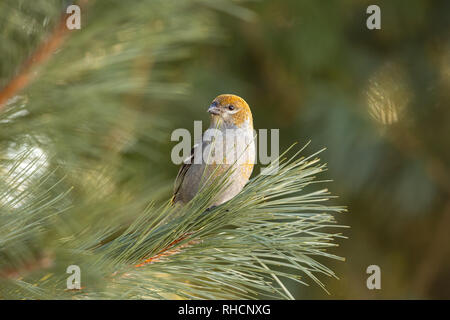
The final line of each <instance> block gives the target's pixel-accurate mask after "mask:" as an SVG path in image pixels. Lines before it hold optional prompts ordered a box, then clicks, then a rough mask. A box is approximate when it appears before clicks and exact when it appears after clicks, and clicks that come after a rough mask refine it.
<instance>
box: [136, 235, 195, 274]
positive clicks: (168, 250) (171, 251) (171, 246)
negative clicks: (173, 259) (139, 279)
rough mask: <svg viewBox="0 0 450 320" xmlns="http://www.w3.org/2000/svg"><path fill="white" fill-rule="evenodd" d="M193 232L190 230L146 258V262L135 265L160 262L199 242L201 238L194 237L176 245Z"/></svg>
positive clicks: (137, 266)
mask: <svg viewBox="0 0 450 320" xmlns="http://www.w3.org/2000/svg"><path fill="white" fill-rule="evenodd" d="M191 234H192V232H188V233H186V234H184V235H182V236H181V237H180V238H178V239H176V240H174V241H172V242H171V243H170V244H169V245H168V246H167V247H166V248H165V249H163V250H161V251H160V252H158V253H157V254H156V255H154V256H152V257H150V258H148V259H146V260H144V262H142V263H139V264H137V265H135V267H136V268H139V267H143V266H145V265H147V264H151V263H154V262H159V261H161V260H162V259H163V258H165V257H168V256H171V255H174V254H177V253H180V252H181V249H183V248H186V247H189V246H191V245H194V244H197V243H199V242H200V240H197V239H194V240H191V241H189V242H187V243H185V244H182V245H180V246H178V247H175V246H176V245H177V243H179V242H181V241H183V240H184V239H186V238H187V237H189V236H190V235H191Z"/></svg>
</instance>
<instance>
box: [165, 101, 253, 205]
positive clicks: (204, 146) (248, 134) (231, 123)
mask: <svg viewBox="0 0 450 320" xmlns="http://www.w3.org/2000/svg"><path fill="white" fill-rule="evenodd" d="M207 112H208V113H209V114H210V126H209V128H208V129H207V130H206V131H205V132H204V133H203V135H202V140H201V141H200V142H199V143H197V144H195V145H194V147H193V148H192V150H191V155H190V156H189V157H187V158H186V159H185V160H184V161H183V164H182V165H181V167H180V169H179V171H178V175H177V177H176V179H175V185H174V192H173V197H172V203H173V204H175V205H186V204H187V203H188V202H189V201H190V200H192V199H193V198H194V197H195V195H196V194H197V193H198V192H199V191H200V190H202V188H205V187H207V186H209V185H211V184H213V183H217V182H218V180H217V179H219V177H220V176H221V175H222V176H223V175H228V176H227V178H226V179H227V180H226V184H225V185H223V186H222V189H220V191H219V192H218V193H217V195H215V196H214V197H213V199H212V200H211V203H210V205H209V207H208V208H213V207H216V206H219V205H220V204H223V203H225V202H227V201H229V200H230V199H232V198H233V197H235V196H236V195H237V194H238V193H239V192H240V191H241V190H242V189H243V188H244V186H245V185H246V184H247V182H248V181H249V178H250V176H251V174H252V171H253V167H254V163H255V159H256V150H255V143H254V140H255V132H254V129H253V116H252V113H251V110H250V107H249V105H248V104H247V102H246V101H245V100H244V99H242V98H241V97H239V96H237V95H234V94H221V95H219V96H217V97H216V98H215V99H214V100H213V101H212V103H211V105H210V106H209V108H208V109H207ZM228 170H229V171H228ZM225 172H228V173H225Z"/></svg>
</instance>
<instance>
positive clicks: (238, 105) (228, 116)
mask: <svg viewBox="0 0 450 320" xmlns="http://www.w3.org/2000/svg"><path fill="white" fill-rule="evenodd" d="M212 105H215V106H216V108H218V109H219V110H224V111H223V112H220V114H221V115H222V117H223V118H224V121H225V122H231V123H232V124H234V125H236V126H237V127H240V126H241V125H242V124H243V123H244V122H245V121H246V120H248V122H249V124H250V126H252V127H253V117H252V112H251V111H250V107H249V106H248V104H247V102H245V100H244V99H242V98H241V97H238V96H236V95H234V94H221V95H219V96H217V97H216V98H215V99H214V100H213V102H212ZM227 108H230V109H232V110H230V109H227ZM225 111H227V112H225Z"/></svg>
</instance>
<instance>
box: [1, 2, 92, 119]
mask: <svg viewBox="0 0 450 320" xmlns="http://www.w3.org/2000/svg"><path fill="white" fill-rule="evenodd" d="M86 3H87V0H82V1H80V3H79V5H80V6H84V5H85V4H86ZM66 19H67V14H66V13H63V14H62V15H61V18H60V21H59V22H58V24H57V25H56V27H55V29H54V30H53V32H52V33H51V34H50V36H49V37H48V38H47V39H46V40H45V41H44V42H43V43H42V44H41V45H40V46H39V47H38V48H37V49H36V51H35V52H34V53H33V54H32V55H31V56H30V58H28V59H27V60H26V61H25V63H24V64H23V65H22V67H21V68H20V71H19V73H18V74H17V75H16V76H15V77H14V78H13V79H12V80H11V81H10V82H9V83H8V84H7V85H6V86H5V87H4V88H3V89H1V90H0V111H2V109H3V108H4V107H5V105H6V103H7V102H8V100H9V99H11V98H12V97H14V96H15V95H16V94H17V93H18V92H20V91H21V90H22V89H24V88H25V87H26V86H28V85H29V84H30V82H31V81H32V80H33V78H34V77H35V75H36V74H35V72H33V71H34V70H35V68H36V67H38V66H40V65H42V64H44V63H45V62H46V61H47V60H48V59H49V58H50V57H51V56H52V54H53V53H55V51H56V50H58V48H60V47H61V45H62V43H63V42H64V40H65V38H66V35H67V34H68V31H69V30H68V29H67V27H66Z"/></svg>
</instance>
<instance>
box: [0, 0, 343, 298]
mask: <svg viewBox="0 0 450 320" xmlns="http://www.w3.org/2000/svg"><path fill="white" fill-rule="evenodd" d="M130 7H132V9H130ZM63 10H64V3H62V2H61V1H56V0H55V1H39V0H38V1H34V2H33V5H32V6H30V5H29V2H27V1H9V0H8V1H2V3H1V4H0V15H1V19H0V23H1V24H2V28H0V30H1V31H0V41H1V43H2V46H1V48H0V55H1V57H2V59H0V77H1V79H0V88H2V87H4V86H6V85H7V84H8V82H9V81H10V80H11V79H13V78H14V77H15V76H16V75H17V74H20V72H21V67H22V65H23V62H24V60H26V58H27V57H29V56H31V55H32V54H33V52H34V50H35V49H36V48H37V47H38V46H39V44H40V43H42V41H45V39H47V38H48V37H51V34H52V30H53V29H54V28H55V26H56V25H57V21H58V19H59V15H60V14H61V13H62V12H63ZM82 10H83V11H82V12H83V14H84V15H83V17H84V18H83V25H82V29H81V30H80V31H71V32H69V34H68V35H67V36H66V39H65V40H64V43H63V44H62V45H61V47H60V48H59V49H58V50H57V51H56V52H54V53H53V54H52V55H51V57H49V60H48V61H46V62H44V63H42V65H38V66H36V67H35V69H33V72H34V77H35V78H34V79H32V80H31V81H30V83H29V84H27V86H26V87H25V88H24V89H23V90H21V91H20V92H17V93H16V94H15V95H14V97H12V98H11V99H9V100H8V102H7V103H6V104H5V105H3V106H2V107H0V175H1V179H0V298H2V299H22V298H25V299H72V298H77V299H96V298H98V299H107V298H112V299H136V298H152V299H162V298H164V299H178V298H188V299H189V298H193V299H233V298H258V297H265V298H267V297H269V298H285V299H292V298H294V296H293V294H292V293H291V292H290V291H289V289H288V288H287V286H286V280H287V279H288V280H289V281H294V282H298V283H301V284H309V283H311V282H315V283H317V284H318V285H320V286H322V287H323V288H324V289H325V287H324V286H323V284H322V282H321V280H320V278H321V277H322V275H325V276H333V277H336V276H335V274H334V273H333V271H332V270H330V269H329V268H327V267H326V266H325V265H324V264H323V263H322V262H321V261H322V260H323V259H322V258H331V259H341V258H339V257H337V256H335V255H333V254H332V253H330V252H329V251H328V249H329V248H331V247H334V246H336V244H335V242H334V240H335V238H336V237H342V236H341V234H340V233H339V232H338V231H333V230H339V229H338V228H339V227H340V226H338V225H337V224H336V222H335V220H334V215H333V214H334V213H337V212H342V211H344V209H343V208H342V207H334V206H329V205H327V204H326V201H327V200H329V199H330V198H331V196H330V195H329V193H328V191H327V190H326V189H324V188H323V187H322V188H316V186H318V185H319V184H318V183H321V184H323V183H326V181H318V180H316V175H317V174H319V173H321V172H322V171H323V170H324V169H325V166H324V165H321V164H320V163H319V159H317V158H315V156H316V154H314V155H312V156H310V157H306V158H303V157H301V156H300V155H299V153H296V154H294V155H292V156H290V157H288V156H287V153H285V154H283V155H282V156H281V157H280V159H279V160H277V162H276V163H279V168H278V171H276V173H275V174H273V175H258V174H255V177H254V178H253V179H251V181H250V182H249V183H248V185H247V186H246V187H245V188H244V190H243V191H242V192H241V193H240V194H239V195H238V196H236V197H235V198H233V199H232V200H230V201H229V202H227V203H225V204H223V205H221V206H219V207H216V208H212V209H208V203H209V201H210V200H211V199H212V197H213V196H214V194H215V193H217V192H218V191H219V189H220V187H221V186H222V185H223V184H225V183H226V180H227V179H226V177H221V179H222V180H221V181H219V182H218V183H216V184H215V185H214V186H212V187H210V188H207V189H205V190H203V191H202V192H201V193H200V194H199V195H198V196H197V197H196V198H195V199H194V200H193V201H192V202H191V203H190V204H189V205H188V206H186V207H183V208H180V207H177V206H176V207H173V206H171V205H170V201H169V199H170V191H171V186H172V181H173V178H174V176H175V173H176V172H175V171H174V168H173V165H172V164H171V163H170V159H169V158H170V157H169V155H170V146H171V145H170V132H171V130H173V129H175V127H174V123H175V122H176V121H175V119H174V118H173V115H172V114H173V111H171V110H170V108H171V105H172V103H173V101H176V100H177V99H179V97H180V96H183V95H186V94H188V93H189V87H188V86H187V85H186V83H184V82H183V79H182V76H181V75H180V73H179V71H180V70H182V66H183V63H185V62H186V61H187V60H188V59H189V57H190V56H191V55H192V54H193V52H195V48H196V46H198V45H200V44H202V45H205V44H208V43H211V42H216V41H219V40H218V39H223V34H222V31H221V29H220V26H219V25H217V15H219V14H221V15H223V14H227V15H230V16H233V18H234V19H253V18H254V15H253V14H252V13H251V12H250V11H249V10H247V9H244V8H241V7H239V6H237V5H236V4H234V3H233V2H232V1H220V2H217V1H212V0H211V1H206V0H203V1H195V0H180V1H176V2H173V1H162V0H161V1H151V2H150V1H132V2H124V1H111V2H108V3H106V2H102V3H100V1H96V2H92V3H89V2H88V4H87V5H86V7H83V9H82ZM224 12H225V13H224ZM23 26H25V27H23ZM3 44H5V45H3ZM0 90H1V89H0ZM182 111H183V110H181V112H182ZM301 151H302V150H301ZM274 164H275V163H274ZM274 164H273V165H274ZM170 170H172V171H170ZM268 170H274V172H275V167H273V168H272V169H268ZM266 172H268V171H267V170H266ZM152 257H154V259H153V260H152V261H151V263H148V264H145V265H143V266H140V267H137V266H136V265H138V264H140V263H142V262H143V261H144V260H145V259H148V258H152ZM70 265H77V266H79V267H80V269H81V286H82V289H81V290H68V289H67V286H66V281H67V278H68V276H69V274H67V273H66V270H67V267H68V266H70Z"/></svg>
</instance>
